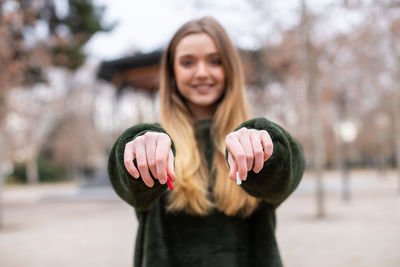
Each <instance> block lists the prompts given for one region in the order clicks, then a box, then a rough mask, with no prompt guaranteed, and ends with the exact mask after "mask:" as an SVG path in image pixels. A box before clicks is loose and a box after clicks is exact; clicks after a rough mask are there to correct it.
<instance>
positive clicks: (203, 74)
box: [196, 61, 209, 78]
mask: <svg viewBox="0 0 400 267" xmlns="http://www.w3.org/2000/svg"><path fill="white" fill-rule="evenodd" d="M208 75H209V72H208V67H207V64H206V63H205V62H203V61H200V62H199V63H198V64H197V68H196V77H197V78H207V77H208Z"/></svg>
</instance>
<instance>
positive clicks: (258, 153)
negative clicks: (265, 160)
mask: <svg viewBox="0 0 400 267" xmlns="http://www.w3.org/2000/svg"><path fill="white" fill-rule="evenodd" d="M254 156H255V157H257V158H258V157H262V156H263V152H262V151H261V150H257V151H255V152H254Z"/></svg>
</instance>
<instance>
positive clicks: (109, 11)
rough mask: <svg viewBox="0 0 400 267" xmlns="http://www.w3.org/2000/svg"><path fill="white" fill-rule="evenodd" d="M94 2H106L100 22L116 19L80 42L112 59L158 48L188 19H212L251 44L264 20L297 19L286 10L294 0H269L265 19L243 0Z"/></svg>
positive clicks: (242, 44) (243, 44)
mask: <svg viewBox="0 0 400 267" xmlns="http://www.w3.org/2000/svg"><path fill="white" fill-rule="evenodd" d="M94 2H95V3H96V4H97V5H99V6H105V7H106V11H105V14H104V22H105V23H106V24H107V23H113V22H117V23H118V24H117V25H116V27H115V28H114V29H113V31H111V32H109V33H98V34H96V35H95V36H93V37H92V39H91V40H90V41H89V43H88V44H87V46H86V51H87V52H88V53H89V54H90V55H91V56H93V57H95V58H100V59H114V58H119V57H122V56H124V55H128V54H132V53H133V52H135V51H139V50H140V51H141V52H150V51H153V50H156V49H160V48H163V47H164V46H165V45H166V44H167V42H168V41H169V39H170V38H171V37H172V35H173V33H174V32H175V31H176V30H177V29H178V28H179V26H181V25H182V24H183V23H185V22H186V21H188V20H190V19H194V18H198V17H201V16H204V15H211V16H213V17H214V18H216V19H217V20H218V21H219V22H220V23H221V24H222V25H223V26H224V27H225V29H226V30H227V32H228V34H229V35H230V36H231V38H232V40H233V42H234V43H235V44H236V45H238V46H240V47H243V48H256V47H257V45H258V44H259V43H260V39H262V38H261V37H262V36H265V35H266V33H267V32H270V31H271V28H270V25H269V24H268V23H265V22H266V21H269V20H272V19H273V18H275V19H277V18H279V17H281V18H282V17H285V18H286V22H285V23H287V24H288V25H289V24H293V23H296V21H297V18H296V17H295V16H293V15H291V14H293V13H294V11H295V9H296V8H297V7H296V6H297V4H296V3H297V2H298V1H297V0H285V1H271V3H273V2H278V4H276V3H275V4H270V7H271V8H272V7H273V8H274V12H273V14H271V13H270V12H269V11H267V13H269V14H267V15H268V17H269V18H268V19H267V18H265V17H263V16H261V15H257V14H255V13H256V12H255V11H254V8H253V7H252V6H251V5H249V4H248V2H249V1H248V0H247V1H246V0H231V1H223V0H214V1H201V0H197V1H196V0H194V1H180V0H168V1H165V0H147V1H141V0H118V1H111V0H95V1H94ZM196 3H197V4H196ZM202 3H207V4H202ZM279 3H281V4H279ZM282 3H284V4H282ZM279 7H282V8H279ZM268 8H269V7H268ZM272 37H273V36H272V35H271V38H272Z"/></svg>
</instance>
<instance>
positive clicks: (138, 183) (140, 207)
mask: <svg viewBox="0 0 400 267" xmlns="http://www.w3.org/2000/svg"><path fill="white" fill-rule="evenodd" d="M149 131H152V132H161V133H165V134H168V133H167V132H166V131H165V130H164V129H163V128H161V127H160V126H159V125H158V124H139V125H136V126H133V127H131V128H129V129H127V130H126V131H125V132H123V133H122V134H121V136H120V137H119V138H118V139H117V140H116V142H115V143H114V145H113V147H112V149H111V152H110V155H109V158H108V176H109V178H110V181H111V185H112V187H113V188H114V190H115V192H116V193H117V194H118V195H119V196H120V197H121V198H122V199H123V200H125V201H126V202H127V203H129V204H130V205H132V206H133V207H134V208H135V209H136V211H139V212H142V211H147V210H149V209H150V208H151V206H152V204H153V203H154V202H155V201H156V200H157V199H158V198H159V197H160V196H161V194H162V193H163V192H164V191H165V190H166V189H167V185H166V184H164V185H162V184H160V183H159V182H158V180H156V181H155V183H154V186H153V187H148V186H146V184H145V183H144V182H143V180H142V179H141V177H139V178H138V179H135V178H134V177H132V176H131V175H130V174H129V172H128V171H127V169H126V168H125V165H124V150H125V145H126V144H127V143H128V142H130V141H132V140H133V139H135V138H136V137H138V136H141V135H143V134H145V133H146V132H149ZM171 143H172V145H171V148H172V152H173V153H174V155H175V146H174V143H173V141H172V140H171ZM134 164H135V166H137V165H136V160H134Z"/></svg>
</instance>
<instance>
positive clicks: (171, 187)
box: [167, 175, 174, 190]
mask: <svg viewBox="0 0 400 267" xmlns="http://www.w3.org/2000/svg"><path fill="white" fill-rule="evenodd" d="M167 184H168V188H169V190H172V189H174V185H173V184H172V181H171V177H169V175H168V176H167Z"/></svg>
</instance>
